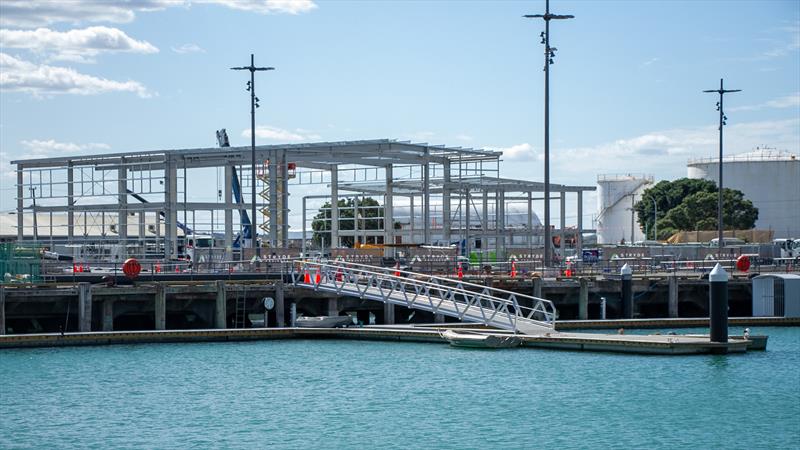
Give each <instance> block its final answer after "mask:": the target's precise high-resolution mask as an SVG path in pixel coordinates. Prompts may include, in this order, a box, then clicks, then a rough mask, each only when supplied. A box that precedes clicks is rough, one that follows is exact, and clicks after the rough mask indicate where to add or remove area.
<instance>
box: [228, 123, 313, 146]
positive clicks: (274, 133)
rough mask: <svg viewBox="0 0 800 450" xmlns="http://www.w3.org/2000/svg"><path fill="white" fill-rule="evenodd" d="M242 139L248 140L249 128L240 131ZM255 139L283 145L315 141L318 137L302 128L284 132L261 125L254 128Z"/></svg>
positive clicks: (280, 129)
mask: <svg viewBox="0 0 800 450" xmlns="http://www.w3.org/2000/svg"><path fill="white" fill-rule="evenodd" d="M242 137H245V138H248V139H249V138H250V128H247V129H245V130H243V131H242ZM256 138H258V139H266V140H270V141H278V142H281V143H285V142H299V141H310V140H316V139H319V138H320V136H319V135H317V134H313V133H311V132H309V131H307V130H303V129H302V128H297V129H295V131H291V130H284V129H282V128H277V127H271V126H266V125H261V126H257V127H256Z"/></svg>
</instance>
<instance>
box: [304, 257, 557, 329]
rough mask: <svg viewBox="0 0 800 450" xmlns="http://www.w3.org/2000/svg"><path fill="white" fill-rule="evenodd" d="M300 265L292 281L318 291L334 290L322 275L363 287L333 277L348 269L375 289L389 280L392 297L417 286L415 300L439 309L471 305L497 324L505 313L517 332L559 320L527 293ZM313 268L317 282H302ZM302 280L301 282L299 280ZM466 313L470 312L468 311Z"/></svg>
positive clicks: (363, 268) (384, 271) (357, 268)
mask: <svg viewBox="0 0 800 450" xmlns="http://www.w3.org/2000/svg"><path fill="white" fill-rule="evenodd" d="M298 262H300V263H301V264H302V267H297V265H296V264H292V265H291V272H290V273H291V276H292V282H293V283H294V284H304V285H310V286H313V287H314V289H319V288H320V287H323V288H327V289H330V288H331V287H330V286H323V278H322V276H320V277H319V278H317V275H324V280H325V281H326V282H329V281H330V280H334V281H332V282H331V283H332V287H333V288H335V289H336V290H337V291H339V292H340V291H341V290H342V289H344V288H345V284H344V283H351V284H353V285H356V286H357V285H359V284H361V283H359V281H361V280H360V279H359V280H353V279H351V278H349V277H348V280H347V281H344V279H339V280H337V275H331V273H332V272H333V271H337V272H339V271H340V270H342V269H344V270H350V271H353V272H355V273H356V274H357V275H358V276H359V278H360V277H362V276H364V277H365V278H366V280H367V284H368V285H369V286H370V287H373V286H374V287H377V288H378V289H382V288H381V286H379V285H377V286H376V285H374V284H373V283H375V282H378V283H379V282H381V281H389V282H390V283H392V286H391V291H390V294H389V295H390V296H391V293H394V292H401V293H403V294H406V293H407V291H406V290H405V289H406V286H413V287H414V291H415V292H414V294H415V296H414V298H415V299H416V297H417V296H419V295H420V294H422V295H424V296H427V297H428V298H429V299H433V298H440V302H439V306H440V305H441V301H447V302H452V304H453V305H456V304H466V305H467V308H469V307H470V306H476V307H477V308H478V309H479V310H480V311H481V314H482V315H483V320H484V322H485V323H489V322H493V321H494V322H496V321H495V317H496V316H497V313H502V316H501V317H507V318H508V321H509V323H510V324H511V326H512V328H513V329H514V331H517V330H518V327H519V324H520V319H522V320H524V321H526V322H525V323H528V324H530V325H532V326H540V327H546V328H550V329H552V328H553V327H554V325H553V323H554V322H555V319H556V309H555V305H553V303H552V302H551V301H549V300H546V299H541V298H538V297H532V296H528V295H525V294H519V293H516V292H511V291H506V290H502V289H496V288H493V287H490V286H483V285H479V284H473V283H467V282H461V281H458V282H455V281H454V280H450V279H447V278H441V277H436V276H432V275H425V274H420V273H415V272H409V271H404V270H399V269H398V270H396V269H394V268H383V267H375V266H368V265H364V264H356V263H349V262H333V263H331V262H319V261H308V260H306V261H298ZM309 266H310V267H317V268H318V269H317V270H318V274H315V276H314V279H313V281H310V282H304V281H302V280H303V278H302V275H300V274H299V272H301V271H302V269H303V268H304V267H305V268H306V269H307V268H308V267H309ZM375 269H378V270H380V271H376V270H375ZM394 272H400V273H405V274H407V275H411V276H413V277H403V276H397V275H395V274H394ZM298 275H299V276H298ZM342 275H344V274H342ZM419 276H421V277H423V278H427V279H419V278H418V277H419ZM298 279H299V280H300V281H298ZM336 281H342V282H343V284H342V285H341V286H337V285H336ZM439 281H443V282H444V283H439ZM465 285H466V286H473V287H476V288H479V289H480V290H479V291H471V290H467V289H465V288H464V286H465ZM398 288H399V290H397V291H396V289H398ZM421 290H424V291H426V292H424V293H423V292H421ZM431 290H434V291H436V292H440V293H441V294H444V296H442V295H440V296H439V297H434V296H431ZM356 291H357V292H358V293H359V294H360V295H362V296H364V295H365V292H361V290H359V289H358V288H357V287H356ZM493 292H496V293H498V294H500V293H502V294H506V295H508V298H503V297H500V296H497V297H496V296H493V295H491V293H493ZM459 295H460V296H461V298H462V300H459V297H458V296H459ZM518 296H520V297H523V298H529V299H531V300H532V302H531V303H532V306H533V307H527V306H521V305H520V304H519V302H518V301H517V297H518ZM381 297H382V298H381V299H380V300H381V301H384V302H388V301H389V298H387V297H386V295H385V294H384V293H383V292H382V291H381ZM470 299H472V300H470ZM406 301H408V298H407V297H406ZM483 302H488V305H489V306H487V305H485V304H484V303H483ZM431 306H432V304H431ZM439 306H437V307H436V308H434V309H438V308H439ZM509 308H513V309H509ZM486 310H489V311H491V312H492V314H491V316H490V317H489V318H487V317H486V316H485V315H484V313H483V311H486ZM464 311H466V309H465V310H464ZM455 312H456V313H458V310H457V307H456V311H455ZM537 314H538V315H537ZM458 317H459V318H463V317H464V313H463V312H461V315H459V316H458ZM538 317H543V318H544V320H539V319H538ZM503 323H505V322H503Z"/></svg>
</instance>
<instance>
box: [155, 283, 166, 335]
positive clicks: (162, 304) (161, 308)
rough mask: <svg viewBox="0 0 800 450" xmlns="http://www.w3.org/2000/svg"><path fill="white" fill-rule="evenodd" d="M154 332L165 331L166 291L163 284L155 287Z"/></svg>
mask: <svg viewBox="0 0 800 450" xmlns="http://www.w3.org/2000/svg"><path fill="white" fill-rule="evenodd" d="M154 308H155V320H156V330H166V329H167V289H166V286H165V285H164V284H163V283H158V284H157V285H156V297H155V305H154Z"/></svg>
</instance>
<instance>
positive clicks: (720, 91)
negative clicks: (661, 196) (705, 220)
mask: <svg viewBox="0 0 800 450" xmlns="http://www.w3.org/2000/svg"><path fill="white" fill-rule="evenodd" d="M703 92H716V93H718V94H719V101H718V102H717V111H719V183H718V186H717V187H718V188H719V193H718V195H717V235H718V236H717V239H718V240H719V242H718V243H717V244H718V245H719V255H721V254H722V248H723V247H724V245H723V238H722V230H723V229H724V227H723V226H722V127H724V126H725V125H726V122H725V121H726V120H728V117H727V116H726V115H725V111H724V110H723V108H722V100H723V96H724V95H725V94H727V93H728V92H741V89H728V90H726V89H724V88H723V87H722V78H720V79H719V89H709V90H706V91H703Z"/></svg>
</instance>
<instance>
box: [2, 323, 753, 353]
mask: <svg viewBox="0 0 800 450" xmlns="http://www.w3.org/2000/svg"><path fill="white" fill-rule="evenodd" d="M444 329H446V327H442V326H436V325H434V326H426V327H411V326H404V327H398V326H395V327H350V328H248V329H225V330H161V331H115V332H89V333H64V334H60V333H45V334H24V335H4V336H0V349H3V348H24V347H62V346H85V345H112V344H144V343H178V342H230V341H255V340H274V339H361V340H378V341H404V342H430V343H446V342H447V341H446V340H445V339H444V338H443V337H442V336H441V335H440V331H443V330H444ZM503 334H506V333H503ZM518 337H519V338H520V339H521V340H522V347H528V348H545V349H557V350H573V351H599V352H617V353H639V354H656V355H688V354H708V353H743V352H746V351H747V350H748V346H752V345H753V342H754V341H751V340H745V339H743V338H741V339H737V338H735V339H731V340H730V341H729V342H727V343H717V342H710V340H709V339H708V337H702V336H680V335H605V334H596V333H553V334H547V335H537V336H528V335H518ZM762 342H763V344H764V345H766V343H765V340H764V341H762ZM753 349H754V350H755V349H763V347H761V348H753Z"/></svg>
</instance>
